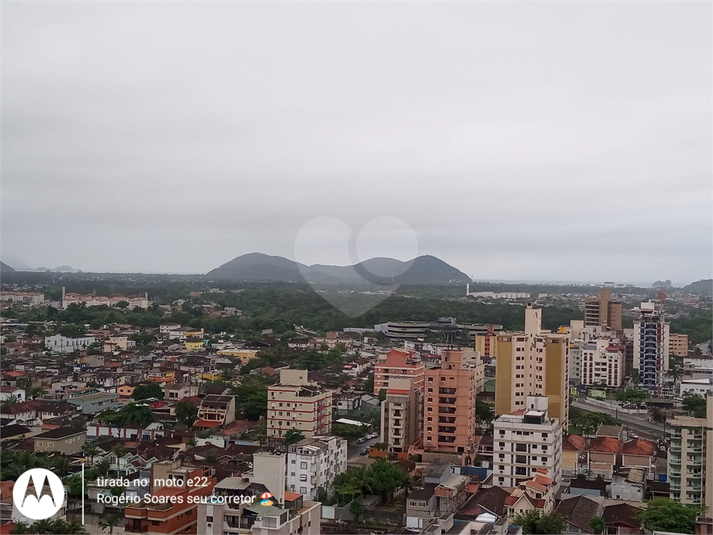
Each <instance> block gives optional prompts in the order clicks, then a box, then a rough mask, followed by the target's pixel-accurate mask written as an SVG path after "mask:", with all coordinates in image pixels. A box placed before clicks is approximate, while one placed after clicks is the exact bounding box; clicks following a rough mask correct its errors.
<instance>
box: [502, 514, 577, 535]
mask: <svg viewBox="0 0 713 535" xmlns="http://www.w3.org/2000/svg"><path fill="white" fill-rule="evenodd" d="M513 524H515V525H517V526H521V527H522V532H523V533H525V534H530V533H532V534H537V535H539V534H550V535H559V534H560V533H562V532H563V531H564V530H565V528H566V527H567V522H566V520H565V518H564V517H563V516H562V515H559V514H557V513H543V512H542V511H541V510H539V509H531V510H530V511H527V512H526V513H522V514H519V515H515V518H514V519H513Z"/></svg>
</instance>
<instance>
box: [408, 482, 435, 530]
mask: <svg viewBox="0 0 713 535" xmlns="http://www.w3.org/2000/svg"><path fill="white" fill-rule="evenodd" d="M435 491H436V485H435V484H433V483H426V484H424V485H423V486H422V487H418V488H415V489H413V490H412V491H411V492H410V493H409V495H408V498H406V527H407V528H418V529H420V528H423V527H424V526H425V525H426V524H428V522H429V521H430V519H432V518H435V517H436V516H438V515H437V514H436V511H437V510H438V509H437V505H436V494H435Z"/></svg>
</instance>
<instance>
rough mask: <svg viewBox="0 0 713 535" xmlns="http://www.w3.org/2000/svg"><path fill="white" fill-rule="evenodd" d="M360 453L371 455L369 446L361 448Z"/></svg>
mask: <svg viewBox="0 0 713 535" xmlns="http://www.w3.org/2000/svg"><path fill="white" fill-rule="evenodd" d="M360 455H369V448H364V449H363V450H361V453H360Z"/></svg>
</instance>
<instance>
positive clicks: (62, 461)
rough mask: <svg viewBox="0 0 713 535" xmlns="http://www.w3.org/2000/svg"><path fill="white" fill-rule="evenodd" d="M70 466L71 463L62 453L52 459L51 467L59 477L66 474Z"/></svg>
mask: <svg viewBox="0 0 713 535" xmlns="http://www.w3.org/2000/svg"><path fill="white" fill-rule="evenodd" d="M71 466H72V463H71V462H70V460H69V459H68V458H67V457H65V456H64V455H60V456H59V457H56V458H55V459H54V462H53V463H52V468H53V469H54V471H55V472H57V475H58V476H60V477H64V476H66V475H67V474H68V473H69V469H70V468H71Z"/></svg>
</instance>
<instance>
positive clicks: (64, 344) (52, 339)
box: [45, 334, 96, 353]
mask: <svg viewBox="0 0 713 535" xmlns="http://www.w3.org/2000/svg"><path fill="white" fill-rule="evenodd" d="M94 342H96V339H95V338H94V337H93V336H78V337H77V338H68V337H67V336H62V335H61V334H55V335H54V336H45V346H46V347H47V349H50V350H52V351H56V352H57V353H72V352H73V351H78V350H82V349H86V348H87V347H89V346H90V345H92V344H93V343H94Z"/></svg>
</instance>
